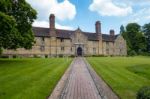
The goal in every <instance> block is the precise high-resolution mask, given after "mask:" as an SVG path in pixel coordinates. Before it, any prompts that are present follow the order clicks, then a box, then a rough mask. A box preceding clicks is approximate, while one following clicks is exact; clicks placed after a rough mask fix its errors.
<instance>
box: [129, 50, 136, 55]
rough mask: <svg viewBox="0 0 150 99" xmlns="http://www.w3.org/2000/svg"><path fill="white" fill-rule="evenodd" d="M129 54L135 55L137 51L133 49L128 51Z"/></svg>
mask: <svg viewBox="0 0 150 99" xmlns="http://www.w3.org/2000/svg"><path fill="white" fill-rule="evenodd" d="M128 55H129V56H135V55H137V53H136V52H135V51H134V50H131V51H129V52H128Z"/></svg>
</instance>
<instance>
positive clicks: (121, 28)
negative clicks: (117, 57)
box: [120, 25, 125, 34]
mask: <svg viewBox="0 0 150 99" xmlns="http://www.w3.org/2000/svg"><path fill="white" fill-rule="evenodd" d="M124 32H125V28H124V26H123V25H121V26H120V34H122V33H124Z"/></svg>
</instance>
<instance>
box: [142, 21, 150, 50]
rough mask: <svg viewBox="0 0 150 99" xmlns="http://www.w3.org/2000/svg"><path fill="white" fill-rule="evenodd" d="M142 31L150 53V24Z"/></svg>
mask: <svg viewBox="0 0 150 99" xmlns="http://www.w3.org/2000/svg"><path fill="white" fill-rule="evenodd" d="M142 29H143V32H144V35H145V37H146V40H147V51H148V52H150V23H148V24H145V25H144V26H143V28H142Z"/></svg>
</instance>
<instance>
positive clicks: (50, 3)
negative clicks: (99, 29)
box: [26, 0, 76, 20]
mask: <svg viewBox="0 0 150 99" xmlns="http://www.w3.org/2000/svg"><path fill="white" fill-rule="evenodd" d="M26 1H27V2H29V3H30V4H31V5H32V6H33V8H35V9H36V10H37V12H38V18H39V19H41V20H42V19H48V17H49V15H50V13H53V14H55V16H56V17H57V18H58V19H59V20H66V19H69V20H72V19H73V18H74V17H75V15H76V7H75V5H73V4H72V3H71V2H69V1H68V0H64V1H63V2H61V3H59V2H58V1H57V0H26Z"/></svg>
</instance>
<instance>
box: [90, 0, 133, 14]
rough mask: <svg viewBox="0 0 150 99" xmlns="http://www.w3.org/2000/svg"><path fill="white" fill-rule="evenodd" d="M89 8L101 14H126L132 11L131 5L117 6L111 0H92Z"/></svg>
mask: <svg viewBox="0 0 150 99" xmlns="http://www.w3.org/2000/svg"><path fill="white" fill-rule="evenodd" d="M89 9H90V10H91V11H96V12H98V13H99V14H100V15H103V16H126V15H128V14H131V13H132V8H131V6H126V7H125V6H121V5H120V6H119V5H117V4H115V3H113V2H112V0H93V2H92V4H91V5H90V6H89Z"/></svg>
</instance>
